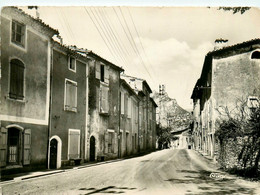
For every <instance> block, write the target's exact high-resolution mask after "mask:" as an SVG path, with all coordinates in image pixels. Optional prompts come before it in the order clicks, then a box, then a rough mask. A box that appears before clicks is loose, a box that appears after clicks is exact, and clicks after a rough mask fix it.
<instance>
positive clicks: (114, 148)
mask: <svg viewBox="0 0 260 195" xmlns="http://www.w3.org/2000/svg"><path fill="white" fill-rule="evenodd" d="M117 136H118V135H117V134H116V133H114V140H113V141H114V144H113V150H114V153H115V154H117V153H118V145H117V143H118V144H119V143H120V141H118V138H117Z"/></svg>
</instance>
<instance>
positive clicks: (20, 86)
mask: <svg viewBox="0 0 260 195" xmlns="http://www.w3.org/2000/svg"><path fill="white" fill-rule="evenodd" d="M16 82H17V83H16V86H17V98H18V99H23V84H24V67H22V66H17V80H16Z"/></svg>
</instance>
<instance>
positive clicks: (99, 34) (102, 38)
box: [84, 7, 116, 60]
mask: <svg viewBox="0 0 260 195" xmlns="http://www.w3.org/2000/svg"><path fill="white" fill-rule="evenodd" d="M84 9H85V11H86V13H87V14H88V15H89V17H90V19H91V21H92V22H93V24H94V26H95V27H96V29H97V31H98V33H99V35H100V36H101V38H102V40H103V41H104V43H105V45H106V46H107V48H108V50H109V52H110V53H111V55H112V56H113V58H114V59H115V60H116V58H115V56H114V54H113V52H111V49H110V48H109V46H108V44H107V42H106V40H105V38H104V37H103V35H102V33H101V32H100V30H99V28H98V27H97V25H96V23H95V21H94V20H93V18H92V17H91V15H90V13H89V12H88V10H87V9H86V7H84Z"/></svg>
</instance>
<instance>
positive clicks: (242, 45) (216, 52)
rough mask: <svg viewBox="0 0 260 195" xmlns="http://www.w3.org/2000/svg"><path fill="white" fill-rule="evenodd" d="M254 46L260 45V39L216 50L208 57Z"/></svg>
mask: <svg viewBox="0 0 260 195" xmlns="http://www.w3.org/2000/svg"><path fill="white" fill-rule="evenodd" d="M253 44H260V39H259V38H256V39H251V40H249V41H245V42H242V43H238V44H234V45H230V46H226V47H223V48H220V49H217V50H214V51H210V52H208V54H207V55H215V54H221V53H222V52H226V51H230V50H235V49H241V48H243V47H247V46H250V45H253Z"/></svg>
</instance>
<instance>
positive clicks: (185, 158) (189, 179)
mask: <svg viewBox="0 0 260 195" xmlns="http://www.w3.org/2000/svg"><path fill="white" fill-rule="evenodd" d="M212 173H214V174H212ZM216 175H220V176H221V177H216ZM0 185H1V184H0ZM1 187H2V193H3V194H108V193H109V194H121V193H122V194H123V193H125V194H260V191H259V188H260V187H259V183H258V182H250V181H245V180H242V179H240V178H237V177H235V176H230V175H228V174H226V173H224V172H220V171H219V170H217V168H216V166H215V165H214V164H213V163H212V162H211V161H210V160H208V159H205V158H204V157H203V156H201V155H200V154H198V153H197V152H195V151H193V150H185V149H167V150H162V151H156V152H153V153H151V154H148V155H145V156H141V157H137V158H132V159H127V160H123V161H118V162H113V163H107V164H102V165H98V166H93V167H88V168H83V169H75V170H70V171H67V172H63V173H60V174H56V175H51V176H47V177H39V178H35V179H30V180H25V181H19V182H14V183H10V184H3V185H1Z"/></svg>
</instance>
